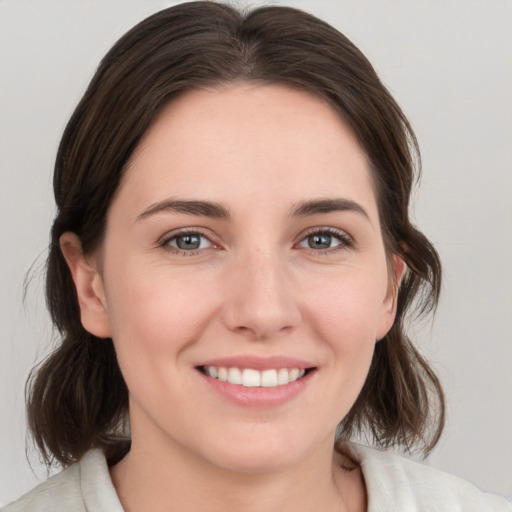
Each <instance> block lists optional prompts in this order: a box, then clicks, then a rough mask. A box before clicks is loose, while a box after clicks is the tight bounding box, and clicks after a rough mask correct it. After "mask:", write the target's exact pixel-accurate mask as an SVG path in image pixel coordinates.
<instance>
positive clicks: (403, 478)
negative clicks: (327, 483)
mask: <svg viewBox="0 0 512 512" xmlns="http://www.w3.org/2000/svg"><path fill="white" fill-rule="evenodd" d="M347 449H348V451H349V453H350V454H351V456H352V457H353V458H354V459H355V460H356V461H358V462H359V464H360V465H361V469H362V472H363V475H364V479H365V483H366V486H367V490H368V500H369V501H368V505H369V508H368V512H377V511H379V512H387V511H388V510H389V511H396V510H407V511H410V512H413V511H418V512H419V511H423V510H435V511H436V512H457V511H460V512H462V511H464V512H473V511H474V512H483V511H492V512H512V503H510V502H508V501H507V500H506V499H505V498H503V497H501V496H498V495H495V494H491V493H486V492H483V491H482V490H480V489H478V487H476V486H475V485H474V484H472V483H470V482H468V481H467V480H464V479H462V478H459V477H457V476H454V475H451V474H449V473H445V472H444V471H440V470H438V469H435V468H432V467H430V466H427V465H425V464H421V463H418V462H415V461H413V460H410V459H407V458H405V457H403V456H400V455H398V454H396V453H394V452H392V451H385V450H377V449H373V448H368V447H364V446H360V445H356V444H349V445H347Z"/></svg>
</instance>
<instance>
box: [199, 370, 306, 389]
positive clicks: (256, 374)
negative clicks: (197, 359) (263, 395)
mask: <svg viewBox="0 0 512 512" xmlns="http://www.w3.org/2000/svg"><path fill="white" fill-rule="evenodd" d="M197 369H198V370H199V371H200V372H201V373H202V374H203V375H206V376H207V377H210V378H212V379H216V380H219V381H221V382H228V383H229V384H234V385H236V386H242V387H246V388H257V387H264V388H274V387H280V386H286V385H287V384H291V383H292V382H296V381H297V380H300V379H302V378H303V377H304V376H306V375H307V374H309V373H311V372H312V371H314V370H315V368H270V369H266V370H262V371H259V370H255V369H254V368H238V367H226V366H210V365H208V366H199V367H197Z"/></svg>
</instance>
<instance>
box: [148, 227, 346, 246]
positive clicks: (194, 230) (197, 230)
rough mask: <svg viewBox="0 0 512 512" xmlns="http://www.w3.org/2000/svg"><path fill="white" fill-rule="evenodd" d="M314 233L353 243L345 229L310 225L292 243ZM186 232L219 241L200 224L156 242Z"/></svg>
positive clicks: (164, 241) (168, 239) (218, 243)
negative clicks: (326, 234)
mask: <svg viewBox="0 0 512 512" xmlns="http://www.w3.org/2000/svg"><path fill="white" fill-rule="evenodd" d="M315 233H328V234H330V235H333V236H338V237H339V238H340V239H344V240H348V241H350V242H352V243H355V241H354V238H353V236H352V235H350V234H349V233H348V232H347V231H346V230H344V229H340V228H335V227H333V226H311V227H309V228H306V229H305V230H303V231H301V233H300V234H299V235H298V237H297V238H296V241H295V242H294V245H295V244H296V243H298V242H301V241H302V240H304V238H306V237H308V236H311V235H313V234H315ZM186 234H198V235H200V236H204V237H205V238H207V239H208V240H209V241H210V242H211V243H212V244H214V245H220V242H219V241H218V240H217V239H218V237H216V236H214V235H213V234H212V233H211V231H210V230H209V229H207V228H203V227H200V226H190V227H183V228H176V229H174V230H170V231H168V232H166V233H165V234H164V235H162V236H161V237H159V238H158V240H157V243H158V244H159V245H164V244H166V243H168V242H169V241H170V240H172V239H174V238H177V237H179V236H180V235H186Z"/></svg>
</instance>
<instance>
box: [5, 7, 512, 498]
mask: <svg viewBox="0 0 512 512" xmlns="http://www.w3.org/2000/svg"><path fill="white" fill-rule="evenodd" d="M173 3H178V2H171V1H167V2H165V1H157V0H115V1H114V0H53V1H51V0H32V1H30V0H0V234H1V238H0V247H1V252H0V263H1V264H0V326H1V327H0V504H5V503H7V502H9V501H11V500H13V499H14V498H16V497H17V496H18V495H20V494H21V493H22V492H25V491H27V490H28V489H29V488H31V487H32V486H34V485H35V484H36V483H37V482H38V481H39V480H40V479H41V478H44V476H45V473H44V471H43V470H42V468H41V467H40V466H39V464H38V457H37V456H36V455H34V453H33V451H30V450H29V460H30V461H31V464H32V469H31V466H30V465H29V463H28V461H27V457H26V453H25V441H26V428H25V418H24V391H23V388H24V382H25V380H26V377H27V374H28V372H29V370H30V368H31V367H32V366H33V365H34V363H35V362H36V361H37V360H39V359H40V358H41V357H42V356H44V354H46V353H47V351H48V349H49V347H50V346H51V340H52V330H51V327H50V325H49V323H48V320H47V317H46V312H45V309H44V298H43V292H42V286H41V283H42V276H43V270H42V265H43V263H44V258H45V251H46V245H47V242H48V232H49V227H50V223H51V219H52V216H53V208H54V207H53V199H52V193H51V174H52V165H53V159H54V156H55V152H56V147H57V144H58V141H59V138H60V135H61V133H62V130H63V128H64V126H65V123H66V121H67V119H68V117H69V116H70V114H71V112H72V109H73V108H74V106H75V104H76V102H77V101H78V99H79V98H80V96H81V94H82V93H83V92H84V89H85V87H86V84H87V82H88V81H89V79H90V78H91V76H92V74H93V72H94V69H95V67H96V66H97V64H98V62H99V60H100V58H101V57H102V56H103V55H104V53H105V52H106V51H107V50H108V49H109V47H110V46H111V45H112V44H113V43H114V42H115V40H116V39H117V38H118V37H120V36H121V35H122V34H123V33H124V32H125V31H126V30H127V29H128V28H130V27H131V26H132V25H133V24H135V23H136V22H138V21H139V20H141V19H142V18H144V17H145V16H147V15H149V14H151V13H153V12H155V11H157V10H159V9H161V8H163V7H167V6H169V5H172V4H173ZM234 3H236V4H238V5H259V4H260V3H281V2H259V1H253V2H250V3H249V2H245V1H244V0H240V1H238V2H234ZM283 3H284V2H283ZM286 4H287V5H292V6H296V7H300V8H303V9H306V10H308V11H310V12H312V13H313V14H316V15H318V16H319V17H321V18H323V19H325V20H327V21H329V22H330V23H331V24H333V25H334V26H336V27H337V28H338V29H340V30H341V31H342V32H344V33H345V34H346V35H347V36H348V37H349V38H351V39H352V40H353V41H354V42H355V43H356V45H358V46H359V47H360V48H361V49H362V50H363V52H365V53H366V54H367V56H368V57H369V58H370V60H371V61H372V62H373V64H374V66H375V67H376V69H377V70H378V72H379V73H380V75H381V77H382V79H383V81H384V83H385V84H386V85H387V86H388V87H389V89H390V90H391V92H392V94H394V96H395V97H396V98H397V100H398V102H399V103H400V105H401V106H402V107H403V109H404V111H405V113H406V115H408V116H409V118H410V120H411V122H412V125H413V127H414V128H415V130H416V133H417V135H418V138H419V141H420V145H421V148H422V154H423V180H422V183H421V186H420V187H419V189H418V190H417V193H416V195H415V201H414V203H415V219H416V222H417V224H418V225H419V226H420V228H422V229H423V230H424V232H425V233H426V234H427V235H428V236H429V237H430V238H431V239H432V241H433V242H434V243H435V245H436V246H437V248H438V250H439V252H440V254H441V257H442V259H443V261H444V265H445V283H444V289H443V295H442V300H441V305H440V308H439V310H438V313H437V316H436V319H435V322H434V323H433V325H432V324H430V323H426V322H423V324H422V325H419V326H416V327H414V328H413V330H412V332H413V334H414V335H415V336H416V339H417V340H418V341H417V342H418V345H419V346H420V348H421V350H423V351H424V352H425V353H426V354H428V356H429V358H430V359H431V360H432V361H433V362H434V364H435V367H436V368H437V369H438V372H439V374H440V376H441V379H442V382H443V384H444V386H445V389H446V394H447V400H448V424H447V427H446V431H445V434H444V436H443V439H442V441H441V443H440V444H439V446H438V448H437V449H436V450H435V451H434V453H433V454H432V455H431V456H430V458H429V459H428V460H427V463H429V464H432V465H435V466H437V467H440V468H442V469H445V470H447V471H450V472H453V473H457V474H459V475H461V476H463V477H466V478H468V479H470V480H472V481H474V482H475V483H476V484H477V485H479V486H480V487H481V488H483V489H487V490H492V491H495V492H499V493H501V494H505V495H507V496H509V497H512V370H511V368H512V199H511V197H512V2H511V1H510V0H464V1H462V0H460V1H457V0H402V1H399V0H303V1H300V0H290V1H287V2H286ZM33 264H34V266H33V279H32V281H31V285H30V287H29V289H28V294H27V298H26V305H24V304H23V280H24V276H25V274H26V272H27V270H28V269H29V268H30V267H31V265H33Z"/></svg>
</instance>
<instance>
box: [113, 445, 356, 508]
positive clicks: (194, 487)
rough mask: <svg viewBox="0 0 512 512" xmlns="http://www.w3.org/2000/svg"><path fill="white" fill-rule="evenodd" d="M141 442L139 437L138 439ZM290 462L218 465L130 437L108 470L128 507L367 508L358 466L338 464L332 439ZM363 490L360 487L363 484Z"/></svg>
mask: <svg viewBox="0 0 512 512" xmlns="http://www.w3.org/2000/svg"><path fill="white" fill-rule="evenodd" d="M139 441H140V442H139ZM320 448H321V449H319V450H317V451H315V453H312V454H310V456H308V457H307V459H305V460H302V461H299V462H297V464H294V465H293V466H290V467H286V468H277V469H273V470H266V471H258V472H240V471H234V470H232V469H229V468H222V467H219V466H217V465H214V464H212V463H210V462H209V461H206V460H204V459H201V458H200V457H198V456H197V455H196V454H191V453H190V451H188V450H187V449H186V448H184V447H182V446H179V445H172V446H169V445H168V446H167V447H166V449H162V444H161V443H153V444H152V443H150V442H148V440H147V438H146V439H144V442H142V440H139V439H138V437H137V436H136V435H135V436H134V437H133V438H132V448H131V450H130V452H129V453H128V454H127V455H126V457H125V458H124V459H123V460H122V461H121V462H120V463H118V464H117V465H116V466H114V467H113V468H112V469H111V474H112V480H113V483H114V486H115V487H116V490H117V492H118V495H119V497H120V500H121V502H122V504H123V507H124V509H125V510H126V512H139V511H143V510H152V511H154V512H163V511H169V510H171V509H172V510H180V511H183V512H199V511H201V512H204V511H208V512H221V511H222V512H225V511H226V510H238V511H241V512H242V511H243V512H263V511H264V512H282V511H283V510H294V512H306V511H317V510H322V511H331V510H333V511H334V510H336V511H338V512H339V511H344V510H365V508H364V504H363V501H362V497H364V492H363V493H362V495H361V492H360V491H361V489H360V486H361V484H362V480H361V478H360V474H359V471H358V470H354V471H347V470H345V469H343V468H342V466H343V465H344V464H343V456H342V455H340V454H338V453H337V452H335V451H333V448H332V441H331V440H330V439H329V440H326V442H325V443H324V444H323V445H322V446H321V447H320ZM363 491H364V489H363Z"/></svg>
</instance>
